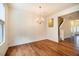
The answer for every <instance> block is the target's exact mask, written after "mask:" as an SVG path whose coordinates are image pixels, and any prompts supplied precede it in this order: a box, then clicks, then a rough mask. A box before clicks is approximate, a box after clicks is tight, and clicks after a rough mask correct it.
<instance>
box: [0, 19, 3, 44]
mask: <svg viewBox="0 0 79 59" xmlns="http://www.w3.org/2000/svg"><path fill="white" fill-rule="evenodd" d="M3 25H4V23H3V21H2V20H0V43H1V42H3V37H4V26H3Z"/></svg>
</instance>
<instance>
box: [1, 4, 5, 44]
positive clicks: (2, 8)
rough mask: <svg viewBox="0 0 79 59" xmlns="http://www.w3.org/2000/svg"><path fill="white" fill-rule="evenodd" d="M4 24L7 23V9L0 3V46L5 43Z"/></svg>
mask: <svg viewBox="0 0 79 59" xmlns="http://www.w3.org/2000/svg"><path fill="white" fill-rule="evenodd" d="M4 22H5V7H4V5H3V4H2V3H0V45H1V44H2V43H3V42H5V41H4V39H5V37H4V36H5V34H4Z"/></svg>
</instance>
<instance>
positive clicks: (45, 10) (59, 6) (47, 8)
mask: <svg viewBox="0 0 79 59" xmlns="http://www.w3.org/2000/svg"><path fill="white" fill-rule="evenodd" d="M75 5H77V3H26V4H25V3H14V4H9V7H10V8H16V9H19V10H23V11H26V13H27V12H31V13H33V14H35V15H39V14H41V15H43V16H48V15H50V14H55V13H57V12H60V11H62V10H64V9H67V8H70V7H72V6H75ZM39 6H41V7H42V8H41V9H39Z"/></svg>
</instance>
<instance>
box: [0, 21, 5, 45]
mask: <svg viewBox="0 0 79 59" xmlns="http://www.w3.org/2000/svg"><path fill="white" fill-rule="evenodd" d="M0 24H1V25H2V42H0V46H1V45H2V44H3V43H4V42H5V26H4V21H2V20H0Z"/></svg>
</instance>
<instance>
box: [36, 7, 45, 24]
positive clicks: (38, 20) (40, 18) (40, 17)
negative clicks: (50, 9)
mask: <svg viewBox="0 0 79 59" xmlns="http://www.w3.org/2000/svg"><path fill="white" fill-rule="evenodd" d="M41 8H42V7H41V6H39V10H40V14H39V16H38V17H37V18H36V20H37V22H38V23H39V24H41V23H43V22H44V18H43V16H42V15H41Z"/></svg>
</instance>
